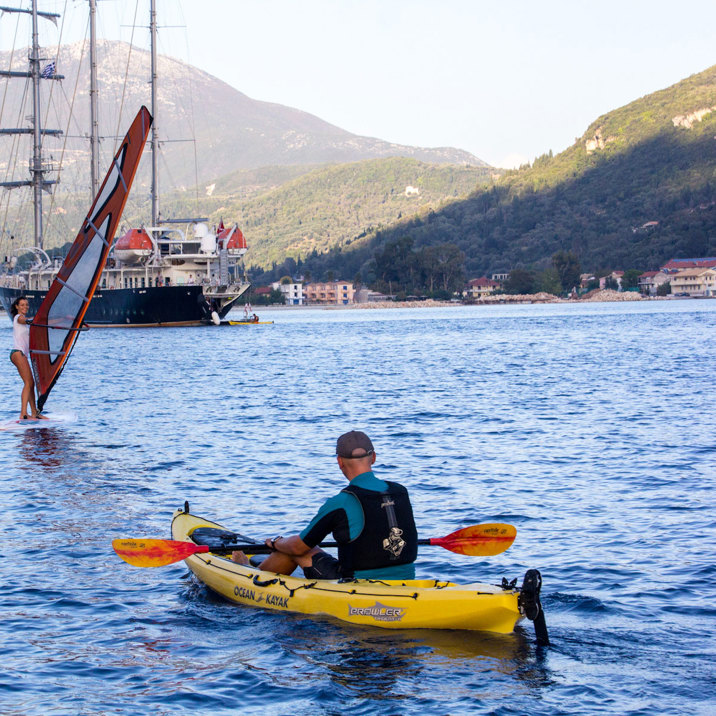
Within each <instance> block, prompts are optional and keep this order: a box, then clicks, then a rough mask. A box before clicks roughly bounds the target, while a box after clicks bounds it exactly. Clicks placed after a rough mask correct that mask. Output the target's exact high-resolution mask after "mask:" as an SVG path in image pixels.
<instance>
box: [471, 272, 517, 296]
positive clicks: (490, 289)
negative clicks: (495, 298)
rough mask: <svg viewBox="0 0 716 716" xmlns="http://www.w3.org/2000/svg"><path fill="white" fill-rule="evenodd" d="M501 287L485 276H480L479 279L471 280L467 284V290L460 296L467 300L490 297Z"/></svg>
mask: <svg viewBox="0 0 716 716" xmlns="http://www.w3.org/2000/svg"><path fill="white" fill-rule="evenodd" d="M508 275H509V274H508ZM501 287H502V285H501V284H500V283H499V282H498V281H493V280H492V279H489V278H487V277H486V276H480V278H473V279H472V280H470V281H468V282H467V288H466V289H465V290H464V291H463V292H462V295H463V296H467V297H468V298H475V299H480V298H484V297H485V296H491V295H492V294H493V293H495V291H497V290H499V289H500V288H501Z"/></svg>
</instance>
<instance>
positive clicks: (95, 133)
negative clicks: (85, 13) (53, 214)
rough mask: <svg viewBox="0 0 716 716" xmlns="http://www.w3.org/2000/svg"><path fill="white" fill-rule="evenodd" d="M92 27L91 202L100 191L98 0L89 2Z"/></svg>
mask: <svg viewBox="0 0 716 716" xmlns="http://www.w3.org/2000/svg"><path fill="white" fill-rule="evenodd" d="M89 8H90V13H89V25H90V127H91V129H90V153H91V166H90V180H91V187H90V190H91V192H92V194H91V197H90V201H92V200H93V199H94V197H95V196H97V191H98V189H99V121H98V119H97V17H96V16H97V0H89Z"/></svg>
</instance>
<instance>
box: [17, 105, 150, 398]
mask: <svg viewBox="0 0 716 716" xmlns="http://www.w3.org/2000/svg"><path fill="white" fill-rule="evenodd" d="M151 124H152V116H151V115H150V114H149V111H148V110H147V108H146V107H142V108H141V109H140V110H139V112H138V113H137V116H136V117H135V118H134V121H133V122H132V126H131V127H130V128H129V131H128V132H127V135H126V136H125V138H124V140H123V141H122V144H121V146H120V147H119V150H118V152H117V154H116V155H115V157H114V160H113V162H112V166H111V167H110V169H109V171H108V172H107V176H106V177H105V179H104V182H103V183H102V186H101V187H100V189H99V192H98V193H97V196H96V197H95V200H94V202H93V203H92V207H91V209H90V210H89V213H88V214H87V217H86V218H85V220H84V222H83V225H82V228H81V229H80V231H79V233H78V234H77V238H76V239H75V240H74V243H73V244H72V246H71V247H70V250H69V252H68V253H67V256H66V257H65V260H64V262H63V264H62V266H61V267H60V270H59V271H58V273H57V276H56V278H55V280H54V281H53V282H52V285H51V286H50V289H49V291H48V292H47V295H46V296H45V300H44V301H43V302H42V304H41V305H40V308H39V310H38V311H37V314H36V315H35V317H34V318H33V320H32V324H31V326H30V361H31V363H32V371H33V373H34V375H35V385H36V387H37V407H38V410H42V407H43V405H44V404H45V401H46V400H47V396H48V395H49V393H50V391H51V390H52V387H53V386H54V385H55V383H56V382H57V378H58V377H59V375H60V373H61V372H62V369H63V368H64V366H65V363H66V361H67V358H68V357H69V355H70V353H71V351H72V348H73V346H74V344H75V341H76V340H77V336H78V335H79V332H80V330H82V320H83V318H84V316H85V313H86V312H87V308H88V306H89V304H90V301H91V300H92V296H93V294H94V291H95V288H96V287H97V284H98V283H99V280H100V276H101V275H102V270H103V269H104V267H105V263H106V261H107V254H108V252H109V249H110V247H111V245H112V240H113V239H114V234H115V232H116V231H117V226H118V224H119V219H120V217H121V216H122V211H123V210H124V205H125V204H126V202H127V196H128V194H129V189H130V187H131V186H132V182H133V180H134V175H135V174H136V171H137V167H138V165H139V160H140V158H141V156H142V151H143V150H144V144H145V142H146V140H147V135H148V133H149V127H150V126H151Z"/></svg>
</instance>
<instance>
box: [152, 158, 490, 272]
mask: <svg viewBox="0 0 716 716" xmlns="http://www.w3.org/2000/svg"><path fill="white" fill-rule="evenodd" d="M302 171H305V168H304V169H303V170H301V168H299V167H273V168H266V169H264V170H254V172H253V173H249V172H246V171H242V172H237V173H235V174H232V175H229V176H227V177H223V178H222V179H221V180H218V181H217V182H216V186H215V187H214V191H213V194H212V196H211V197H206V198H203V199H202V202H201V203H202V209H203V211H204V212H205V215H207V214H208V215H209V216H210V218H211V219H212V220H216V221H218V220H219V219H220V218H223V219H224V220H225V221H238V222H239V225H240V226H241V229H242V231H243V232H244V234H245V235H246V238H247V241H248V243H249V253H248V254H247V263H248V264H250V265H253V266H256V267H263V268H268V267H270V266H271V265H272V264H274V263H279V262H282V261H283V260H284V259H285V258H286V257H288V256H290V257H293V258H294V259H298V258H299V257H301V258H305V257H306V256H308V255H309V254H312V253H313V252H317V253H323V252H326V251H328V250H329V249H331V248H333V247H343V246H349V245H351V244H355V245H361V244H365V243H366V241H367V240H368V239H367V237H369V236H373V235H374V234H375V232H376V231H378V230H380V229H381V228H387V227H389V226H391V225H393V224H394V223H395V222H398V221H400V220H401V219H403V218H405V217H411V216H419V215H421V214H423V213H425V212H426V211H428V210H430V209H433V210H437V209H439V208H440V207H442V206H444V205H446V204H447V203H448V202H451V201H456V200H458V199H460V198H464V197H466V196H468V195H469V194H470V192H472V191H474V189H475V187H476V186H478V185H479V184H487V183H489V182H491V181H492V180H493V178H494V177H497V176H499V170H495V169H492V168H488V167H474V166H455V165H435V164H425V163H423V162H420V161H417V160H415V159H407V158H401V157H391V158H388V159H370V160H365V161H361V162H353V163H350V164H338V165H328V166H323V167H318V168H314V169H313V170H312V171H309V172H307V173H301V172H302ZM290 174H293V176H294V177H295V178H292V179H290V178H289V175H290ZM297 174H300V176H296V175H297ZM252 177H253V179H254V181H253V183H252V181H251V180H250V179H251V178H252ZM286 179H288V180H286ZM409 187H412V189H409ZM185 199H186V197H181V196H180V195H173V197H171V198H170V199H168V200H166V201H165V202H164V203H163V206H164V210H165V213H166V215H172V214H173V215H176V214H177V213H181V212H182V211H183V210H184V209H183V205H184V204H185Z"/></svg>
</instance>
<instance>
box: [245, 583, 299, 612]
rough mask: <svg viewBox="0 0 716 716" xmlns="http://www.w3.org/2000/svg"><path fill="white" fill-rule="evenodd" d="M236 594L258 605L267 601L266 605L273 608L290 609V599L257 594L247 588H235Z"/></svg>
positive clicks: (274, 595)
mask: <svg viewBox="0 0 716 716" xmlns="http://www.w3.org/2000/svg"><path fill="white" fill-rule="evenodd" d="M234 594H235V595H236V596H237V597H241V599H250V600H251V601H252V602H256V604H261V602H263V601H266V604H267V605H269V606H272V607H283V608H284V609H286V607H288V599H289V598H288V597H279V596H277V595H276V594H267V595H265V596H264V595H263V594H256V592H254V590H253V589H246V587H234Z"/></svg>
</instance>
